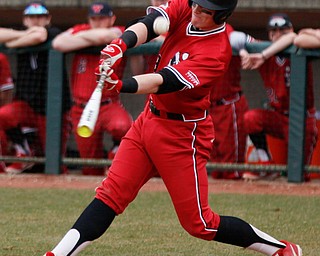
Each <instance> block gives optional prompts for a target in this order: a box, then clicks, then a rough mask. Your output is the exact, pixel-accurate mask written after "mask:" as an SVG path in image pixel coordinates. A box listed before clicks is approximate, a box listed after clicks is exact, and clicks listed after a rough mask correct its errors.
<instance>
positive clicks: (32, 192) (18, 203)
mask: <svg viewBox="0 0 320 256" xmlns="http://www.w3.org/2000/svg"><path fill="white" fill-rule="evenodd" d="M93 195H94V192H93V191H91V190H63V189H12V188H0V255H2V256H20V255H21V256H22V255H23V256H25V255H28V256H29V255H39V256H41V255H43V254H44V252H45V251H46V250H50V249H51V248H52V247H53V246H55V245H56V243H57V242H59V241H60V239H61V238H62V236H63V235H64V234H65V233H66V232H67V231H68V229H69V228H70V227H71V225H72V224H73V223H74V221H75V220H76V218H77V217H78V216H79V214H80V213H81V212H82V210H83V209H84V208H85V207H86V206H87V204H88V203H89V202H90V201H91V200H92V198H93ZM210 203H211V205H212V207H213V209H215V211H217V212H219V213H220V214H222V215H234V216H237V217H240V218H243V219H245V220H246V221H248V222H250V223H251V224H253V225H254V226H256V227H258V228H259V229H261V230H263V231H265V232H267V233H269V234H270V235H272V236H274V237H276V238H279V239H286V240H290V241H294V242H298V243H299V244H300V245H301V246H302V247H303V249H304V255H308V256H317V255H319V252H318V248H319V245H318V239H319V237H320V229H319V223H320V217H319V216H320V197H311V196H310V197H297V196H270V195H246V196H244V195H231V194H215V195H213V194H211V195H210ZM81 255H97V256H102V255H112V256H118V255H119V256H120V255H121V256H126V255H128V256H129V255H130V256H156V255H161V256H180V255H186V256H188V255H190V256H194V255H206V256H207V255H215V256H227V255H228V256H229V255H230V256H231V255H232V256H247V255H248V256H250V255H258V254H257V253H253V252H251V251H247V250H243V249H241V248H238V247H234V246H229V245H225V244H219V243H216V242H207V241H202V240H199V239H196V238H193V237H191V236H190V235H188V234H187V233H186V232H185V231H184V230H183V229H182V228H181V227H180V225H179V222H178V219H177V217H176V215H175V212H174V210H173V206H172V204H171V201H170V199H169V196H168V194H167V193H166V192H142V193H140V194H139V196H138V198H137V199H136V200H135V201H134V202H133V203H132V204H131V205H130V206H129V207H128V209H127V211H126V212H125V213H124V214H122V215H120V216H118V217H117V218H116V219H115V221H114V223H113V224H112V225H111V227H110V229H109V230H108V231H107V232H106V234H104V235H103V236H102V237H101V238H100V239H98V240H97V241H95V242H94V244H93V245H91V246H89V247H88V248H87V249H86V250H85V251H83V252H82V254H81Z"/></svg>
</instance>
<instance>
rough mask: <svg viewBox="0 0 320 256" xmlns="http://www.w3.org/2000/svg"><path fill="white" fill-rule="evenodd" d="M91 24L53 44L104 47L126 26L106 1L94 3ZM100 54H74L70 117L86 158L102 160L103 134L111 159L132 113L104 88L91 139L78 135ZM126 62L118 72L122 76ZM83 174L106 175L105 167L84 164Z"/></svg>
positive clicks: (64, 49) (64, 47)
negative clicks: (108, 139) (110, 142)
mask: <svg viewBox="0 0 320 256" xmlns="http://www.w3.org/2000/svg"><path fill="white" fill-rule="evenodd" d="M88 20H89V23H88V24H79V25H75V26H74V27H72V28H70V29H68V30H67V31H65V32H63V33H61V34H60V35H58V36H57V37H56V38H55V39H54V41H53V43H52V46H53V47H54V48H55V49H57V50H59V51H62V52H70V51H75V50H79V49H83V48H87V47H89V46H103V45H105V44H107V43H110V42H111V41H112V40H113V39H115V38H117V37H119V36H120V35H121V34H122V33H123V30H124V28H122V27H118V26H114V22H115V20H116V16H115V14H114V13H113V11H112V9H111V7H110V6H109V5H108V4H107V3H106V2H95V3H93V4H91V5H90V7H89V10H88ZM98 60H99V54H93V53H81V52H78V53H75V56H74V58H73V62H72V70H71V93H72V97H73V106H72V109H71V118H72V125H73V131H74V136H75V139H76V143H77V146H78V150H79V153H80V157H83V158H97V159H99V158H100V159H102V158H104V157H105V155H104V145H103V135H104V133H105V132H106V133H108V134H111V136H112V140H113V147H112V148H111V150H110V151H109V153H108V158H109V159H113V157H114V155H115V153H116V152H117V150H118V147H119V144H120V141H121V138H122V137H123V136H124V135H125V134H126V132H127V131H128V129H129V128H130V126H131V123H132V117H131V115H130V114H129V113H128V112H127V111H126V110H125V109H124V107H123V106H122V104H121V102H120V97H119V94H118V93H115V92H112V91H108V90H104V91H103V96H102V100H101V107H100V111H99V116H98V120H97V123H96V126H95V129H94V132H93V134H92V135H91V136H90V137H89V138H83V137H80V136H79V135H78V134H77V132H76V131H77V125H78V123H79V120H80V117H81V114H82V111H83V109H84V107H85V105H86V103H87V102H88V100H89V98H90V96H91V94H92V92H93V91H94V89H95V87H96V76H95V74H94V72H95V70H94V69H95V66H96V63H97V62H98ZM124 65H125V62H124V63H123V64H122V65H121V66H120V67H119V69H117V70H116V71H117V72H118V74H120V77H121V76H122V73H123V69H124ZM82 174H84V175H104V168H101V167H83V169H82Z"/></svg>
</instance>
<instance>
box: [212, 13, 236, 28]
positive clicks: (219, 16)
mask: <svg viewBox="0 0 320 256" xmlns="http://www.w3.org/2000/svg"><path fill="white" fill-rule="evenodd" d="M231 13H232V11H230V10H219V11H218V10H217V11H215V14H214V15H213V21H214V23H216V24H217V25H220V24H222V23H223V22H225V21H226V20H227V19H228V18H229V16H230V15H231Z"/></svg>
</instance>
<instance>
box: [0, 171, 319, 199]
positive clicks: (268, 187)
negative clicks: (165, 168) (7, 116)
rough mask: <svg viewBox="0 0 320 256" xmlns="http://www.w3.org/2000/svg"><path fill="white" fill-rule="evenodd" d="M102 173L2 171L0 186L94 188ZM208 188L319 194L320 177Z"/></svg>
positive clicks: (151, 186)
mask: <svg viewBox="0 0 320 256" xmlns="http://www.w3.org/2000/svg"><path fill="white" fill-rule="evenodd" d="M102 179H103V177H102V176H100V177H95V176H82V175H77V174H69V175H44V174H19V175H8V174H0V187H10V188H68V189H95V188H96V187H97V186H99V184H100V183H101V181H102ZM142 190H145V191H164V190H165V186H164V184H163V181H162V179H160V178H153V179H151V180H150V181H149V182H148V183H147V184H145V186H144V187H143V188H142ZM209 192H212V193H238V194H280V195H302V196H310V195H316V196H320V180H312V181H311V182H305V183H301V184H300V183H299V184H296V183H288V182H287V180H286V179H285V178H284V177H281V178H278V179H276V180H273V181H255V182H245V181H233V180H213V179H211V178H209Z"/></svg>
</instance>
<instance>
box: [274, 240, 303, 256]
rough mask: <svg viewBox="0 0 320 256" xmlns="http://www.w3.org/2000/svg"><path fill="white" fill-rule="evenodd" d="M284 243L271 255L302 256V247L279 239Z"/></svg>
mask: <svg viewBox="0 0 320 256" xmlns="http://www.w3.org/2000/svg"><path fill="white" fill-rule="evenodd" d="M280 242H282V243H284V244H285V245H286V247H285V248H282V249H280V250H279V251H277V252H276V253H275V254H273V255H272V256H302V249H301V247H300V246H299V245H297V244H294V243H290V242H287V241H280Z"/></svg>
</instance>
